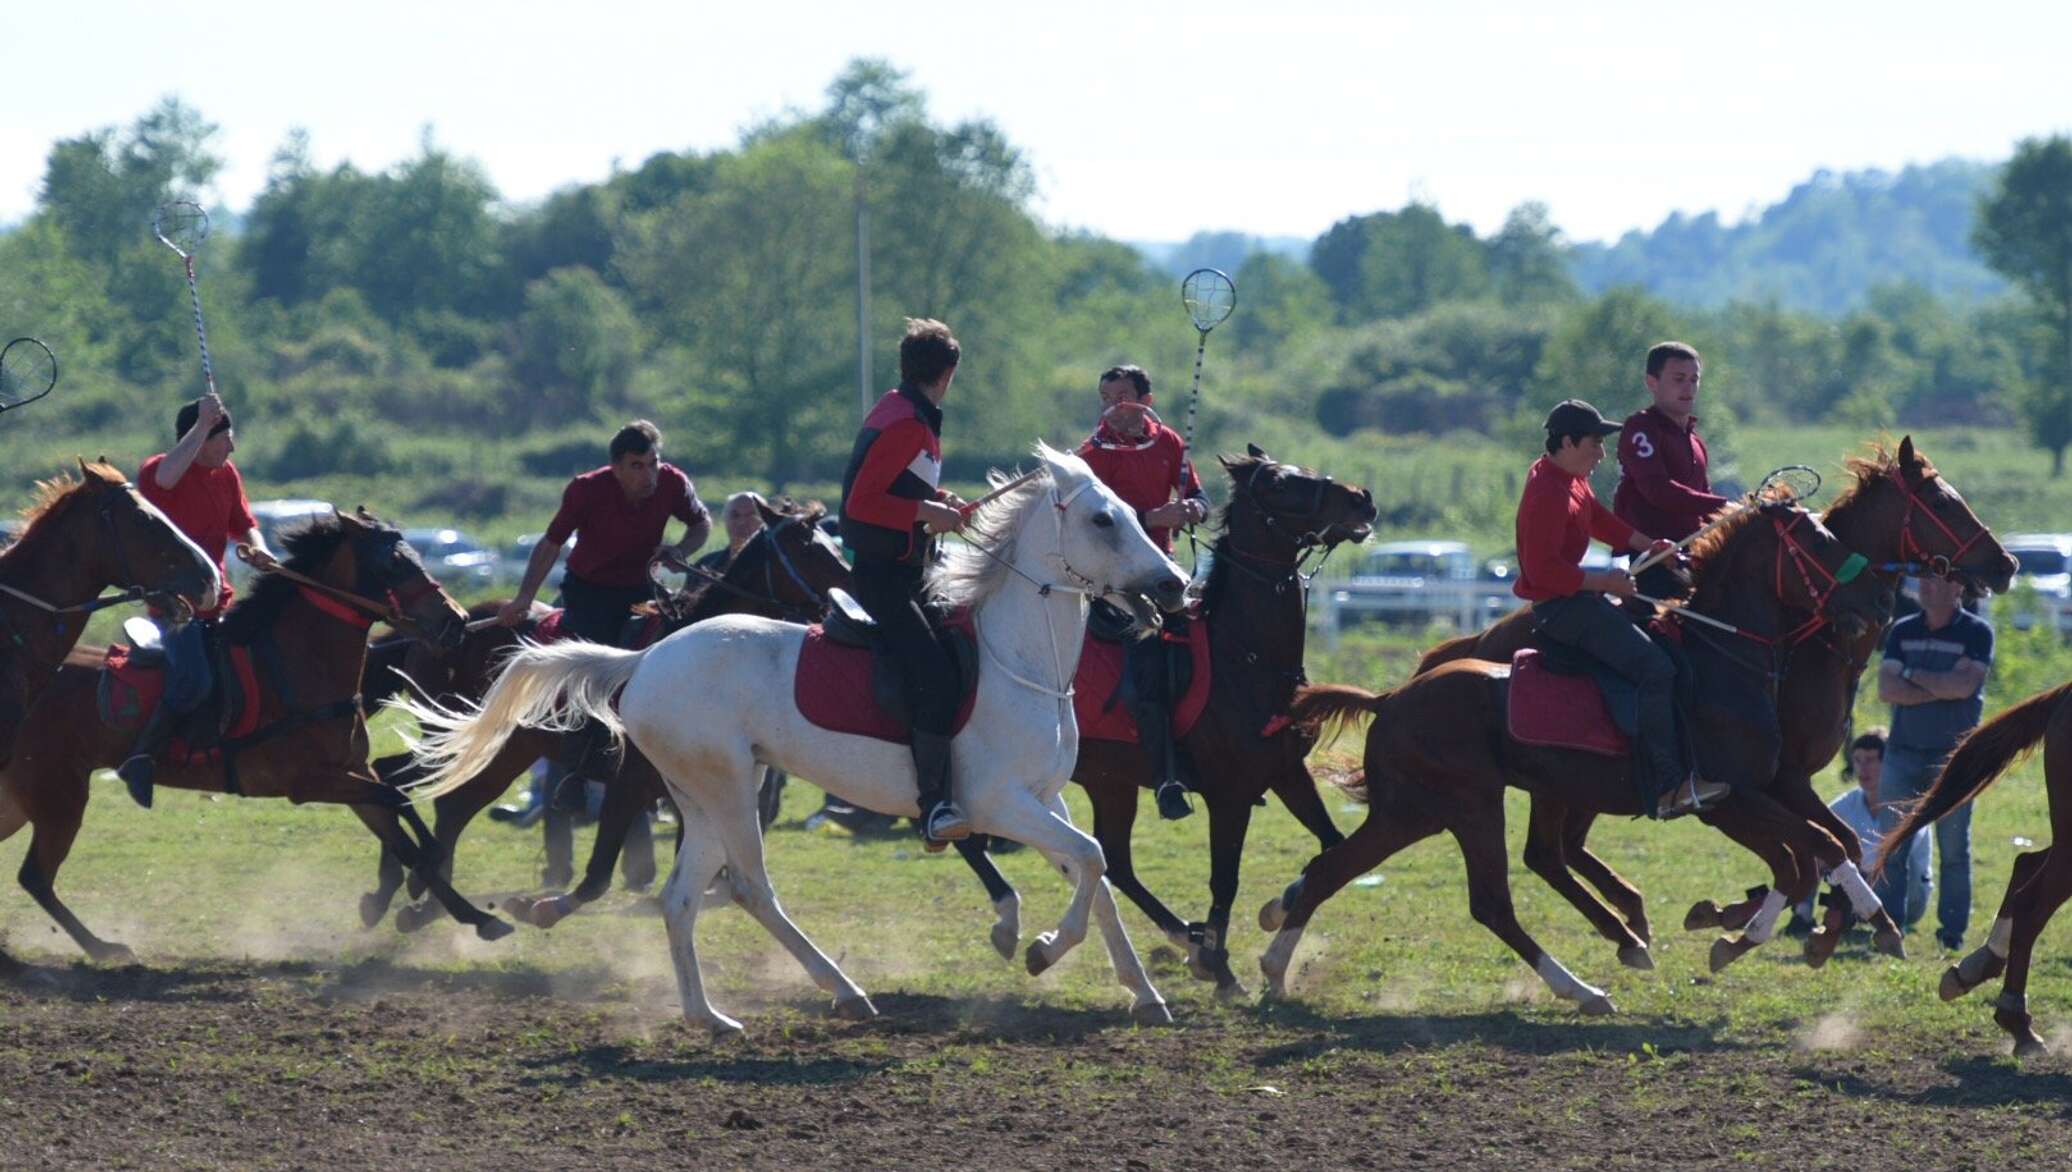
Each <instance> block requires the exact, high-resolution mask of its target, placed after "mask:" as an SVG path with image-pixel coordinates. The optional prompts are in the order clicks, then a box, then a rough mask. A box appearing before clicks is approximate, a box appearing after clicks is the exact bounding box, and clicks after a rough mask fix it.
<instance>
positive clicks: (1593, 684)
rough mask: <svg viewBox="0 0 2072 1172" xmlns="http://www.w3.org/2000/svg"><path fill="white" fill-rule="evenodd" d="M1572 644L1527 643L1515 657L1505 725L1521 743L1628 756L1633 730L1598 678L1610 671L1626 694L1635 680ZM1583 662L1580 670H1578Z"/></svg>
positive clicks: (1613, 755)
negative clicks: (1601, 665) (1614, 707)
mask: <svg viewBox="0 0 2072 1172" xmlns="http://www.w3.org/2000/svg"><path fill="white" fill-rule="evenodd" d="M1587 658H1588V657H1587V656H1584V655H1582V653H1581V652H1577V651H1575V650H1574V649H1572V648H1567V647H1562V648H1559V649H1558V651H1553V650H1543V649H1541V648H1537V647H1527V648H1524V649H1522V650H1520V651H1519V652H1518V653H1517V654H1516V655H1513V656H1512V657H1511V667H1510V684H1509V693H1510V694H1509V696H1508V697H1507V699H1506V702H1505V710H1506V712H1505V721H1504V723H1505V730H1506V731H1507V732H1509V733H1510V734H1511V739H1512V740H1514V741H1517V742H1518V743H1519V744H1522V745H1536V746H1539V747H1542V748H1549V749H1576V750H1579V751H1581V752H1584V753H1595V754H1597V755H1598V756H1600V757H1626V756H1628V755H1630V754H1631V753H1632V751H1633V748H1632V739H1631V736H1630V733H1631V731H1632V728H1633V725H1634V724H1637V723H1638V721H1637V720H1634V721H1631V722H1629V723H1628V724H1627V725H1626V726H1625V727H1624V728H1622V727H1621V726H1620V722H1619V721H1618V720H1616V719H1614V717H1613V715H1612V706H1611V704H1610V703H1609V702H1608V701H1607V699H1606V688H1605V686H1604V684H1603V683H1601V682H1600V681H1599V680H1598V679H1597V677H1598V676H1600V675H1605V676H1612V679H1613V681H1614V685H1615V686H1616V687H1619V688H1622V689H1623V690H1624V691H1625V692H1626V693H1628V694H1631V693H1632V692H1633V685H1632V684H1630V683H1627V681H1626V680H1625V678H1624V677H1621V676H1616V675H1613V673H1612V672H1610V671H1607V670H1604V669H1602V668H1597V667H1596V666H1595V665H1594V663H1583V664H1580V665H1579V664H1578V662H1577V661H1578V660H1580V659H1587ZM1578 666H1580V667H1581V668H1582V670H1581V671H1578V670H1576V668H1577V667H1578Z"/></svg>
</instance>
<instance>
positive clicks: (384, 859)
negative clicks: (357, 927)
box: [360, 753, 421, 928]
mask: <svg viewBox="0 0 2072 1172" xmlns="http://www.w3.org/2000/svg"><path fill="white" fill-rule="evenodd" d="M420 773H421V771H420V770H419V769H418V766H417V762H416V760H415V759H414V758H412V757H411V755H410V754H408V753H397V754H395V755H394V756H391V757H383V758H382V759H381V760H379V761H376V762H375V763H374V776H376V777H378V778H380V779H381V783H382V784H383V785H386V786H389V787H391V788H393V789H396V790H398V791H400V790H401V789H402V788H403V787H404V786H405V785H407V784H409V783H410V782H412V781H415V780H416V779H417V777H418V776H419V774H420ZM404 878H405V874H404V870H403V860H401V859H399V858H397V857H396V852H394V851H392V850H390V849H389V848H388V847H387V846H386V845H384V846H383V847H382V848H381V862H380V863H379V864H378V865H377V866H376V868H375V872H374V890H372V891H369V892H367V893H365V894H363V895H361V896H360V923H361V924H362V925H364V926H366V927H369V928H372V927H373V926H374V925H376V924H379V923H380V922H381V919H382V917H383V916H386V915H388V910H389V905H390V904H392V903H394V902H395V899H396V892H397V891H399V890H401V889H402V887H403V881H404Z"/></svg>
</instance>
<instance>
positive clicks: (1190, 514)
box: [1079, 366, 1209, 819]
mask: <svg viewBox="0 0 2072 1172" xmlns="http://www.w3.org/2000/svg"><path fill="white" fill-rule="evenodd" d="M1099 389H1100V395H1101V422H1100V426H1099V427H1097V428H1095V429H1094V433H1093V435H1091V436H1089V437H1087V441H1086V442H1085V443H1083V444H1081V445H1079V454H1080V456H1081V457H1082V458H1084V459H1085V460H1086V462H1087V465H1088V466H1089V467H1091V468H1092V469H1093V471H1094V475H1095V476H1098V477H1099V478H1100V479H1101V483H1103V484H1105V485H1107V486H1108V487H1109V488H1111V489H1113V490H1114V491H1115V495H1117V496H1119V497H1121V498H1122V499H1123V502H1124V503H1125V504H1127V505H1129V507H1130V508H1132V509H1135V510H1136V511H1137V520H1138V521H1140V522H1142V523H1143V526H1144V532H1145V533H1147V534H1149V535H1150V537H1151V540H1152V541H1154V542H1156V543H1157V544H1158V547H1159V548H1160V549H1162V550H1164V551H1165V552H1166V553H1171V552H1173V533H1174V531H1176V530H1177V529H1179V528H1181V527H1182V526H1186V525H1193V524H1197V523H1199V522H1201V521H1203V520H1205V519H1206V518H1207V517H1208V515H1209V498H1208V495H1207V494H1206V493H1204V492H1202V488H1201V478H1200V477H1199V476H1196V475H1195V473H1194V462H1193V461H1192V460H1189V459H1188V458H1187V444H1186V442H1185V441H1184V440H1182V439H1181V438H1180V433H1179V432H1176V431H1174V430H1173V429H1172V428H1170V427H1167V426H1166V425H1165V424H1164V423H1162V422H1160V421H1159V418H1158V414H1157V412H1155V411H1153V410H1152V409H1151V377H1150V376H1149V375H1147V374H1145V373H1144V368H1143V367H1140V366H1111V367H1109V368H1108V369H1107V370H1105V371H1102V372H1101V379H1100V384H1099ZM1095 605H1096V606H1102V607H1112V604H1110V603H1106V602H1098V603H1096V604H1095ZM1185 622H1186V620H1185V619H1184V618H1180V617H1179V616H1174V618H1172V619H1169V620H1168V621H1167V632H1168V633H1170V634H1176V635H1177V634H1179V633H1180V632H1182V631H1184V630H1185V629H1186V628H1185V626H1184V625H1176V624H1184V623H1185ZM1169 652H1170V647H1169V645H1168V642H1167V641H1166V640H1165V639H1164V638H1162V637H1159V636H1154V637H1152V638H1148V639H1127V640H1124V642H1123V656H1124V664H1125V670H1124V674H1123V681H1124V686H1123V702H1124V703H1126V704H1128V705H1129V709H1130V715H1131V716H1133V717H1135V718H1136V721H1137V741H1138V743H1139V744H1141V745H1143V747H1144V752H1145V754H1146V755H1147V756H1149V757H1150V758H1151V774H1152V776H1153V777H1155V778H1157V779H1158V813H1159V816H1160V817H1162V818H1169V819H1177V818H1185V817H1187V816H1188V815H1189V814H1192V813H1193V812H1194V807H1193V806H1192V805H1191V804H1189V802H1188V800H1187V785H1186V783H1185V782H1184V781H1183V780H1182V779H1181V776H1180V773H1181V761H1180V753H1179V751H1178V748H1177V746H1175V745H1174V744H1173V722H1172V708H1171V704H1172V695H1171V693H1172V672H1171V667H1170V659H1169Z"/></svg>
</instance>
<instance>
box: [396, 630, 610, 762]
mask: <svg viewBox="0 0 2072 1172" xmlns="http://www.w3.org/2000/svg"><path fill="white" fill-rule="evenodd" d="M646 654H647V652H645V651H621V650H620V649H618V648H616V647H605V646H602V645H600V644H597V643H590V642H586V641H584V640H580V639H572V640H569V641H567V642H564V643H550V644H546V645H540V646H527V647H525V648H523V649H522V650H520V651H519V652H518V653H517V654H515V655H512V656H511V657H510V659H509V660H508V661H506V663H505V664H504V668H503V671H502V672H501V673H499V674H498V676H497V679H496V683H495V684H493V685H491V686H490V689H489V694H488V695H486V696H484V697H482V702H481V703H480V704H479V705H478V704H473V703H469V702H466V701H463V702H462V703H461V704H460V705H458V706H457V707H454V708H447V707H445V706H444V705H441V704H438V703H436V702H433V701H427V700H423V699H419V698H415V697H405V698H403V699H400V700H391V701H389V704H390V705H391V706H393V707H396V708H401V709H403V710H404V711H406V712H408V713H410V714H411V715H412V716H415V717H416V718H417V725H418V728H419V729H421V730H423V734H424V735H423V736H422V737H421V738H420V739H418V740H416V741H413V742H412V743H411V745H410V755H411V756H412V757H413V758H415V759H416V761H417V764H418V766H419V767H420V768H422V769H424V770H425V771H426V773H427V776H426V777H425V779H424V780H423V781H420V782H418V783H417V784H416V785H414V786H411V787H410V792H411V796H412V797H414V798H436V797H438V796H440V795H441V794H446V793H450V792H452V791H453V790H456V789H458V788H460V786H461V785H462V784H463V783H465V782H466V781H467V780H468V779H469V778H472V777H474V776H475V775H476V774H478V773H480V772H482V770H484V769H486V768H488V766H489V763H490V761H491V760H492V759H494V758H495V757H496V755H497V753H498V752H499V751H500V750H501V749H502V748H503V747H504V742H505V741H507V740H509V739H510V736H511V730H512V729H515V728H522V727H532V728H543V729H549V730H552V731H555V732H573V731H575V730H577V729H579V728H581V727H583V724H584V722H585V721H587V720H590V719H592V718H594V719H596V720H597V721H598V722H599V723H600V724H602V725H604V727H605V728H607V729H609V730H610V731H611V735H612V740H613V743H614V744H616V743H617V742H618V741H619V739H620V738H622V737H623V736H624V735H625V732H626V726H625V725H624V724H622V723H620V721H619V714H618V713H617V712H616V711H614V710H613V708H612V697H613V696H615V695H617V694H618V691H619V689H621V688H623V687H625V686H626V681H628V680H630V679H632V678H633V672H634V669H635V668H638V667H639V666H640V661H641V659H642V658H643V657H644V656H645V655H646Z"/></svg>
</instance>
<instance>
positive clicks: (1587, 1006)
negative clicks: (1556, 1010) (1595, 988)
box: [1578, 993, 1619, 1017]
mask: <svg viewBox="0 0 2072 1172" xmlns="http://www.w3.org/2000/svg"><path fill="white" fill-rule="evenodd" d="M1578 1008H1580V1009H1581V1010H1582V1011H1583V1016H1584V1017H1610V1016H1611V1015H1612V1014H1614V1013H1617V1012H1619V1007H1618V1006H1616V1005H1613V1004H1612V999H1611V998H1610V997H1607V996H1605V995H1604V994H1602V993H1599V994H1598V995H1597V996H1595V997H1590V998H1586V999H1585V1000H1584V1001H1583V1003H1582V1004H1581V1005H1580V1006H1578Z"/></svg>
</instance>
